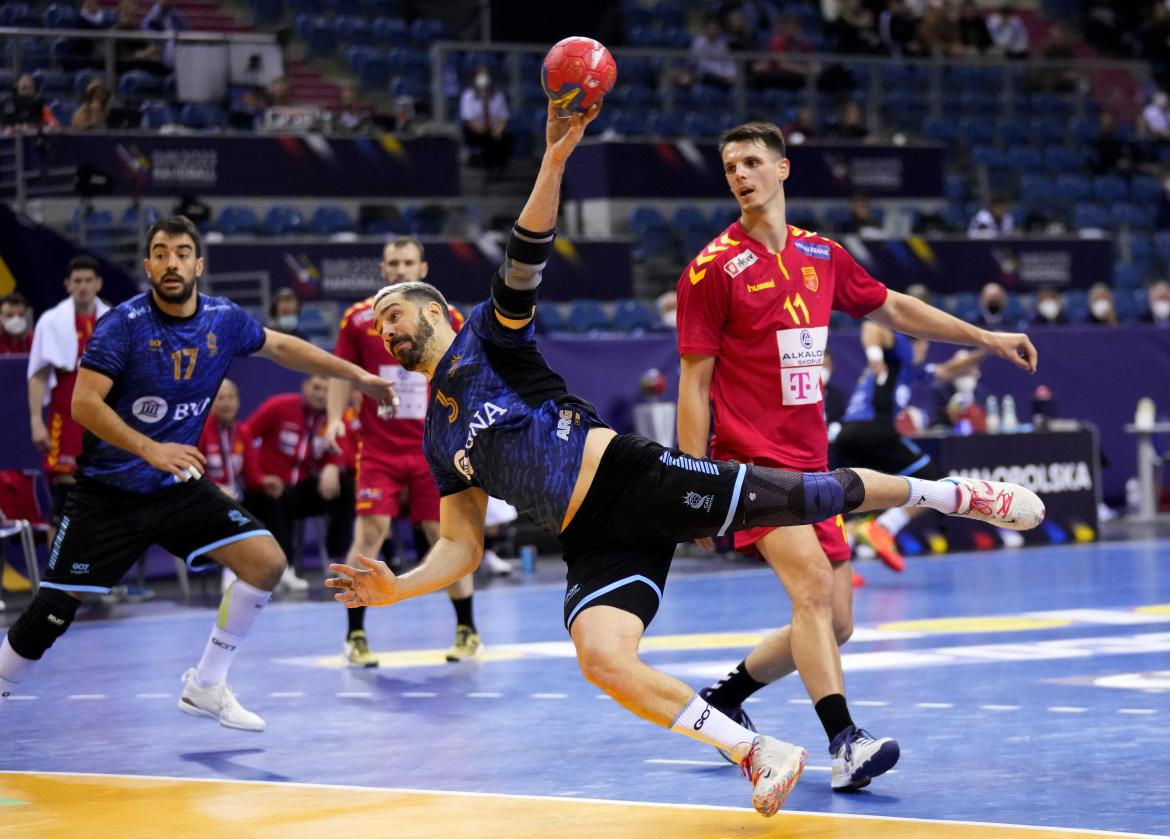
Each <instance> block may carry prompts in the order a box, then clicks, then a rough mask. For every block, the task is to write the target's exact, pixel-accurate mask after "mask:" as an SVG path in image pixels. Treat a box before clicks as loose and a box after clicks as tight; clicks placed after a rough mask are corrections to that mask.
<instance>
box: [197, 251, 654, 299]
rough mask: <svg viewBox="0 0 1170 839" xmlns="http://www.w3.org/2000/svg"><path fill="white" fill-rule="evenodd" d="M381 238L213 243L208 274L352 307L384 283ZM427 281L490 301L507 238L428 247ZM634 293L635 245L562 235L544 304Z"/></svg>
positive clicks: (459, 295)
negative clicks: (249, 278)
mask: <svg viewBox="0 0 1170 839" xmlns="http://www.w3.org/2000/svg"><path fill="white" fill-rule="evenodd" d="M383 241H384V240H382V239H372V238H371V239H369V240H367V241H366V242H318V243H313V242H308V243H306V242H287V241H286V242H281V241H279V240H265V239H254V240H250V241H246V242H237V241H232V242H224V243H214V244H209V245H208V249H207V253H208V270H209V271H210V272H211V276H212V282H213V283H214V279H215V275H216V274H217V273H238V272H255V271H263V272H266V273H267V274H268V276H269V280H270V282H271V284H272V287H271V290H275V289H277V288H280V287H282V286H288V287H291V288H293V289H294V290H295V291H296V292H297V293H298V294H299V295H300V296H301V298H302V299H305V300H336V301H338V302H341V303H345V304H348V303H352V302H354V301H356V300H361V299H363V298H365V297H368V296H370V295H371V294H373V293H374V292H376V291H377V290H378V289H379V288H381V287H382V286H383V285H385V283H384V282H383V281H382V278H381V275H380V274H379V273H378V264H379V263H380V262H381V259H382V246H383ZM425 247H426V260H427V266H428V273H427V277H426V279H427V281H428V282H430V283H433V284H434V285H436V286H437V287H438V288H439V289H440V290H441V291H442V292H443V294H444V295H445V296H446V297H447V299H448V300H452V301H454V302H457V303H474V302H478V301H480V300H486V299H487V297H488V295H489V293H490V290H491V278H492V274H493V273H494V272H495V270H496V269H497V268H498V267H499V265H500V263H501V262H502V261H503V258H504V239H503V238H502V237H496V236H491V237H484V238H481V239H480V240H478V241H476V242H471V241H463V240H447V241H442V242H427V243H426V245H425ZM632 295H633V276H632V273H631V270H630V243H629V242H627V241H617V240H605V241H596V240H594V241H589V242H574V241H573V240H571V239H568V238H566V237H559V238H558V239H557V241H556V246H555V250H554V254H553V258H552V259H551V260H550V261H549V263H548V266H547V268H546V269H545V272H544V281H543V282H542V283H541V286H540V296H541V298H542V299H544V300H576V299H578V298H582V297H588V298H593V299H597V300H616V299H619V298H622V297H630V296H632Z"/></svg>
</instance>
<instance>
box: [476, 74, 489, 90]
mask: <svg viewBox="0 0 1170 839" xmlns="http://www.w3.org/2000/svg"><path fill="white" fill-rule="evenodd" d="M475 86H476V87H477V88H479V89H480V90H487V89H488V88H489V87H491V86H492V77H491V76H489V75H488V74H487V73H476V74H475Z"/></svg>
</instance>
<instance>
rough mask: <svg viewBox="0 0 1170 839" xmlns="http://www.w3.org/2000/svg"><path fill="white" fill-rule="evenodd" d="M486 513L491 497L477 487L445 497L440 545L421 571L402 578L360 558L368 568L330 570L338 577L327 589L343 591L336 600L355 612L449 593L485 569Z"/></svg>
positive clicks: (338, 566) (429, 553) (377, 561)
mask: <svg viewBox="0 0 1170 839" xmlns="http://www.w3.org/2000/svg"><path fill="white" fill-rule="evenodd" d="M486 511H487V493H485V492H484V491H483V490H481V489H478V488H476V487H471V488H470V489H466V490H464V491H463V492H458V493H455V494H454V495H448V496H445V497H444V498H443V499H442V501H441V502H440V506H439V540H438V541H437V542H435V544H434V545H433V546H432V547H431V549H430V550H429V551H427V555H426V558H425V559H424V560H423V562H422V563H421V564H420V565H419V566H418V567H417V568H415V569H413V570H412V571H410V572H409V573H406V574H403V575H402V576H401V577H397V576H395V575H394V573H393V572H392V571H391V570H390V569H389V568H388V567H387V565H386V563H385V562H382V561H381V560H380V559H370V558H368V557H365V556H362V555H361V554H359V555H358V557H357V560H358V562H360V563H361V564H362V566H364V567H363V568H352V567H350V566H349V565H343V564H339V563H333V564H332V565H330V566H329V570H330V571H332V572H333V573H335V574H337V575H338V576H337V577H331V578H329V579H328V580H326V581H325V585H326V586H327V587H329V588H335V589H340V590H339V591H338V592H337V593H336V594H334V595H333V597H334V599H336V600H338V601H340V602H342V603H344V604H345V605H346V606H347V607H349V608H354V607H357V606H389V605H391V604H393V603H397V602H398V601H399V600H407V599H408V598H411V597H418V596H419V595H423V594H430V593H431V592H432V591H437V590H438V589H441V588H445V587H447V586H449V585H451V583H453V582H455V581H456V580H459V579H462V578H463V577H465V576H467V575H468V574H470V573H471V572H472V571H474V570H475V568H476V567H477V566H478V565H479V561H480V559H482V557H483V517H484V513H485V512H486Z"/></svg>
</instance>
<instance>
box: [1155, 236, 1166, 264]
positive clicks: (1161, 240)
mask: <svg viewBox="0 0 1170 839" xmlns="http://www.w3.org/2000/svg"><path fill="white" fill-rule="evenodd" d="M1154 251H1155V253H1157V254H1158V258H1159V259H1161V260H1162V261H1163V262H1167V263H1170V230H1159V231H1158V232H1157V233H1155V234H1154Z"/></svg>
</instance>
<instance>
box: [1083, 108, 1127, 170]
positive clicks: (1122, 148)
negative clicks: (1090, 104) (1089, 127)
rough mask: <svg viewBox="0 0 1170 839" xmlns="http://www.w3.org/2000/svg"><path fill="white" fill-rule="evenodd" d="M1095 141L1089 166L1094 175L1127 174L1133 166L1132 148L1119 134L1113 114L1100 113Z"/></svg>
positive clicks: (1107, 112)
mask: <svg viewBox="0 0 1170 839" xmlns="http://www.w3.org/2000/svg"><path fill="white" fill-rule="evenodd" d="M1098 129H1099V132H1098V135H1097V140H1096V142H1095V143H1094V144H1093V148H1092V155H1091V157H1092V162H1091V166H1092V169H1093V174H1095V175H1111V174H1115V173H1117V172H1128V171H1129V170H1130V169H1132V168H1133V165H1134V160H1133V159H1134V146H1133V143H1132V142H1130V140H1129V139H1127V138H1126V137H1125V135H1124V134H1123V133H1122V132H1121V130H1120V129H1119V128H1118V126H1117V122H1116V121H1115V120H1114V118H1113V114H1111V113H1109V111H1102V112H1101V116H1100V119H1099V120H1098Z"/></svg>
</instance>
